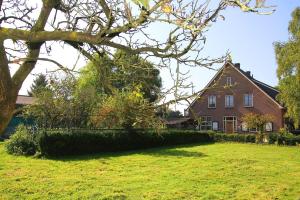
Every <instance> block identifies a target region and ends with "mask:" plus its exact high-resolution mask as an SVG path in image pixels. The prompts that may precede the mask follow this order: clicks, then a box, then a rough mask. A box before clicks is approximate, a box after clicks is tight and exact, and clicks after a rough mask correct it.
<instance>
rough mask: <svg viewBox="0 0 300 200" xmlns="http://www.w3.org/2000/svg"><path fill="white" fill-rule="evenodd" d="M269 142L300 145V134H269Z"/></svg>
mask: <svg viewBox="0 0 300 200" xmlns="http://www.w3.org/2000/svg"><path fill="white" fill-rule="evenodd" d="M269 144H277V145H288V146H295V145H300V135H297V136H296V135H292V134H277V133H271V134H269Z"/></svg>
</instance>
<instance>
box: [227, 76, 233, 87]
mask: <svg viewBox="0 0 300 200" xmlns="http://www.w3.org/2000/svg"><path fill="white" fill-rule="evenodd" d="M226 85H228V86H231V85H232V84H231V77H227V78H226Z"/></svg>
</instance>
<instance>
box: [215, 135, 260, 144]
mask: <svg viewBox="0 0 300 200" xmlns="http://www.w3.org/2000/svg"><path fill="white" fill-rule="evenodd" d="M211 137H213V139H214V141H215V142H242V143H255V141H256V138H255V135H253V134H226V133H212V134H211Z"/></svg>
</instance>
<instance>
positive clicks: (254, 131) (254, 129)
mask: <svg viewBox="0 0 300 200" xmlns="http://www.w3.org/2000/svg"><path fill="white" fill-rule="evenodd" d="M249 131H250V132H252V133H256V132H257V131H258V129H257V128H250V129H249Z"/></svg>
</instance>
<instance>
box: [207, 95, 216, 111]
mask: <svg viewBox="0 0 300 200" xmlns="http://www.w3.org/2000/svg"><path fill="white" fill-rule="evenodd" d="M216 105H217V98H216V96H214V95H210V96H208V108H215V107H216Z"/></svg>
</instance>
